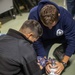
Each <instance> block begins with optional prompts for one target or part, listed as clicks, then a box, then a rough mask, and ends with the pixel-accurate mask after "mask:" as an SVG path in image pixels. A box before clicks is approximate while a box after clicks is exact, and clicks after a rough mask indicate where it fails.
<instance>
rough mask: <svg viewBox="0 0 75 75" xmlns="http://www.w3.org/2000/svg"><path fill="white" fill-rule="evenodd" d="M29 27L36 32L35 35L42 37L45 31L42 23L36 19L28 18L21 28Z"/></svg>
mask: <svg viewBox="0 0 75 75" xmlns="http://www.w3.org/2000/svg"><path fill="white" fill-rule="evenodd" d="M26 28H29V29H30V30H31V32H33V33H34V35H35V37H36V38H37V37H40V36H41V35H42V33H43V29H42V27H41V25H40V23H39V22H38V21H36V20H26V21H25V22H24V23H23V25H22V27H21V29H26Z"/></svg>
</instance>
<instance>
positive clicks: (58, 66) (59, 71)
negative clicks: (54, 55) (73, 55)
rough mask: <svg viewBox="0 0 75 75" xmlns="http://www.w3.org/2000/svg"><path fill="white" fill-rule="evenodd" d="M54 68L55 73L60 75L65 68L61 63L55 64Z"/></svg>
mask: <svg viewBox="0 0 75 75" xmlns="http://www.w3.org/2000/svg"><path fill="white" fill-rule="evenodd" d="M55 68H56V69H57V70H56V72H55V73H56V74H58V75H60V74H61V73H62V71H63V70H64V68H65V67H64V65H63V64H62V63H61V62H56V66H55Z"/></svg>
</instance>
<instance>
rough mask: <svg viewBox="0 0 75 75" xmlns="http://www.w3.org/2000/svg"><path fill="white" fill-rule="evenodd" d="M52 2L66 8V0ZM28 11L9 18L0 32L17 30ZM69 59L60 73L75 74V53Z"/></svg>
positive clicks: (25, 18)
mask: <svg viewBox="0 0 75 75" xmlns="http://www.w3.org/2000/svg"><path fill="white" fill-rule="evenodd" d="M52 1H54V2H56V3H57V4H58V5H61V6H63V7H65V8H66V2H65V0H52ZM28 14H29V13H22V16H20V15H17V16H16V19H14V20H11V21H9V22H7V23H5V24H3V25H2V28H1V33H3V34H5V33H6V32H7V31H8V29H9V28H13V29H16V30H18V29H19V28H20V26H21V25H22V23H23V22H24V21H25V20H27V17H28ZM58 45H59V44H54V45H53V46H52V48H51V50H50V53H49V56H51V57H53V55H52V53H53V50H54V49H55V48H56V47H57V46H58ZM70 61H71V65H70V66H69V67H68V68H67V69H66V70H65V72H63V74H62V75H75V55H73V56H72V57H71V58H70Z"/></svg>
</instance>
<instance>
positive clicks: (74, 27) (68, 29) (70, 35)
mask: <svg viewBox="0 0 75 75" xmlns="http://www.w3.org/2000/svg"><path fill="white" fill-rule="evenodd" d="M66 15H67V16H64V18H63V19H64V25H63V29H64V34H65V38H66V40H67V48H66V51H65V55H64V58H63V59H62V62H64V63H67V62H68V61H69V59H70V57H71V55H72V54H73V53H74V51H75V21H74V20H73V19H72V16H70V14H69V13H67V14H66ZM57 65H58V70H57V72H56V73H58V74H60V73H61V72H62V71H63V70H64V68H65V67H64V65H63V64H62V63H60V62H58V63H57Z"/></svg>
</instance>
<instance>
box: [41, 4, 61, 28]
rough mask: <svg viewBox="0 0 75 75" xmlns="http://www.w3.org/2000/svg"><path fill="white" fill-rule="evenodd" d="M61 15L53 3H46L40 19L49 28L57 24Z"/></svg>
mask: <svg viewBox="0 0 75 75" xmlns="http://www.w3.org/2000/svg"><path fill="white" fill-rule="evenodd" d="M59 16H60V14H58V10H57V8H56V7H55V6H54V5H51V4H46V5H44V6H43V7H42V9H41V10H40V19H41V21H42V23H43V24H44V25H45V26H46V27H48V28H49V29H52V27H53V26H55V25H56V23H57V22H58V17H59Z"/></svg>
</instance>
